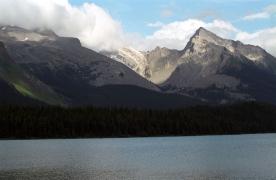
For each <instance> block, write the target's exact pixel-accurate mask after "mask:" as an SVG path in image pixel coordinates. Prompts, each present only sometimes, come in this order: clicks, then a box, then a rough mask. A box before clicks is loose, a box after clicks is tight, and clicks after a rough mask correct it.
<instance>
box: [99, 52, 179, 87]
mask: <svg viewBox="0 0 276 180" xmlns="http://www.w3.org/2000/svg"><path fill="white" fill-rule="evenodd" d="M104 54H105V55H107V56H109V57H111V58H113V59H115V60H117V61H119V62H121V63H123V64H125V65H126V66H128V67H129V68H131V69H132V70H134V71H135V72H137V73H138V74H140V75H141V76H142V77H144V78H146V79H148V80H149V81H151V82H153V83H155V84H161V83H162V82H164V81H165V80H166V79H167V78H168V77H169V76H170V75H171V73H172V72H173V71H174V70H175V68H176V66H177V61H176V60H177V59H178V58H179V57H180V52H179V51H177V50H170V49H167V48H160V47H157V48H156V49H154V50H152V51H147V52H140V51H137V50H135V49H133V48H123V49H120V50H118V52H113V53H106V52H105V53H104Z"/></svg>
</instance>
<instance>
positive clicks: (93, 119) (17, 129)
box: [0, 102, 276, 139]
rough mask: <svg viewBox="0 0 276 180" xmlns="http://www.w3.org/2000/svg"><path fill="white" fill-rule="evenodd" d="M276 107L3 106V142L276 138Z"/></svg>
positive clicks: (0, 117)
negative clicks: (251, 135)
mask: <svg viewBox="0 0 276 180" xmlns="http://www.w3.org/2000/svg"><path fill="white" fill-rule="evenodd" d="M275 132H276V107H275V106H271V105H267V104H262V103H254V102H252V103H243V104H236V105H228V106H219V107H208V106H196V107H189V108H184V109H177V110H162V111H161V110H138V109H123V108H122V109H120V108H93V107H83V108H61V107H45V106H44V107H43V106H42V107H22V106H1V107H0V138H2V139H28V138H92V137H137V136H180V135H181V136H182V135H215V134H242V133H275Z"/></svg>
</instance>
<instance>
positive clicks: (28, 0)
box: [0, 0, 126, 50]
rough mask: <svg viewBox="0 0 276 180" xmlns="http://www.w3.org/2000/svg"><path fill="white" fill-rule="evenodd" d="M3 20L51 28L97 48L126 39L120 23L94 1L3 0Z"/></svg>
mask: <svg viewBox="0 0 276 180" xmlns="http://www.w3.org/2000/svg"><path fill="white" fill-rule="evenodd" d="M0 24H5V25H16V26H21V27H24V28H29V29H30V28H49V29H52V30H54V31H55V32H56V33H57V34H59V35H61V36H71V37H77V38H79V39H80V40H81V42H82V44H83V45H84V46H86V47H89V48H92V49H95V50H110V49H117V48H119V47H122V46H124V45H125V41H126V40H125V38H124V33H123V30H122V28H121V25H120V23H119V22H117V21H116V20H114V19H113V18H112V17H111V16H110V15H109V14H108V12H106V11H105V10H104V9H102V8H101V7H99V6H97V5H95V4H93V3H85V4H83V5H81V6H78V7H77V6H73V5H71V4H70V3H69V2H68V0H24V1H23V0H0Z"/></svg>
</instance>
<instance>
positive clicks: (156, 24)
mask: <svg viewBox="0 0 276 180" xmlns="http://www.w3.org/2000/svg"><path fill="white" fill-rule="evenodd" d="M163 25H164V24H163V23H162V22H160V21H156V22H153V23H148V24H147V26H148V27H154V28H155V27H162V26H163Z"/></svg>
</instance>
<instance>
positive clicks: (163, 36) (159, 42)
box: [138, 19, 238, 50]
mask: <svg viewBox="0 0 276 180" xmlns="http://www.w3.org/2000/svg"><path fill="white" fill-rule="evenodd" d="M199 27H205V28H207V29H208V30H210V31H212V32H214V33H216V34H218V35H219V36H222V37H225V38H233V37H234V33H236V32H237V31H238V30H237V29H236V28H235V27H234V26H233V25H232V24H231V23H229V22H225V21H222V20H214V21H212V22H210V23H206V22H204V21H201V20H197V19H188V20H185V21H176V22H173V23H169V24H166V25H163V26H162V27H161V28H160V29H159V30H157V31H156V32H154V33H153V34H152V35H150V36H147V37H146V38H145V39H144V40H143V42H139V44H138V48H139V49H146V50H148V49H153V48H155V47H156V46H162V47H168V48H171V49H184V47H185V46H186V44H187V42H188V41H189V39H190V37H191V36H192V35H193V34H194V33H195V31H196V30H197V29H198V28H199Z"/></svg>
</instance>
